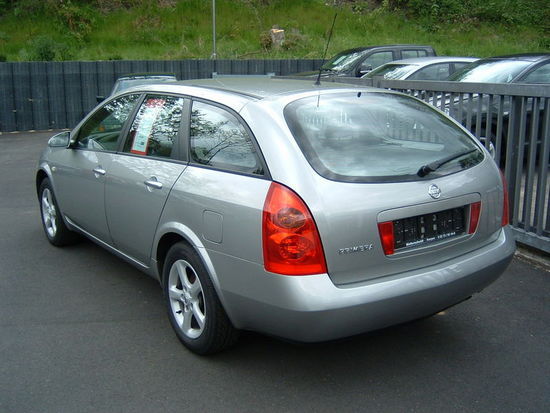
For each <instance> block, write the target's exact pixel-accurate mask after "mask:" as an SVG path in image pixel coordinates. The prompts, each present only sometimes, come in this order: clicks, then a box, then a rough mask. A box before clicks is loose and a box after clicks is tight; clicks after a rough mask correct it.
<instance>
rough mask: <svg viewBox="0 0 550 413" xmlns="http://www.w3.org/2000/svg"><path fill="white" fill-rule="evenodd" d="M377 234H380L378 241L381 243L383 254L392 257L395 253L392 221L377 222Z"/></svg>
mask: <svg viewBox="0 0 550 413" xmlns="http://www.w3.org/2000/svg"><path fill="white" fill-rule="evenodd" d="M378 232H379V233H380V240H381V241H382V248H383V249H384V254H386V255H392V254H393V253H394V252H395V243H394V236H393V221H387V222H379V223H378Z"/></svg>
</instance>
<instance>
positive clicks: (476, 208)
mask: <svg viewBox="0 0 550 413" xmlns="http://www.w3.org/2000/svg"><path fill="white" fill-rule="evenodd" d="M480 215H481V202H474V203H473V204H470V226H469V227H468V234H473V233H474V232H476V229H477V224H479V216H480Z"/></svg>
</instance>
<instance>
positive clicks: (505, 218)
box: [500, 171, 510, 227]
mask: <svg viewBox="0 0 550 413" xmlns="http://www.w3.org/2000/svg"><path fill="white" fill-rule="evenodd" d="M500 177H501V179H502V191H503V192H504V197H503V198H504V199H503V200H502V226H503V227H505V226H506V225H508V224H509V223H510V211H509V209H508V208H509V205H510V204H509V199H508V183H507V182H506V178H505V177H504V174H503V173H502V171H500Z"/></svg>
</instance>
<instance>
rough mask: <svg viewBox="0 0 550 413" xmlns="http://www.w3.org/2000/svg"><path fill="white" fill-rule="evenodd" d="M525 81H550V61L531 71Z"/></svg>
mask: <svg viewBox="0 0 550 413" xmlns="http://www.w3.org/2000/svg"><path fill="white" fill-rule="evenodd" d="M523 82H525V83H550V63H546V64H545V65H543V66H540V67H538V68H536V69H535V70H533V71H532V72H531V73H529V74H528V75H527V76H526V77H525V79H523Z"/></svg>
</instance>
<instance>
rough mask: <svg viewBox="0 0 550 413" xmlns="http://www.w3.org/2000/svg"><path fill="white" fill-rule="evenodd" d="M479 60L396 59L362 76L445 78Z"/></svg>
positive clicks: (439, 57)
mask: <svg viewBox="0 0 550 413" xmlns="http://www.w3.org/2000/svg"><path fill="white" fill-rule="evenodd" d="M476 60H479V59H478V58H477V57H452V56H431V57H417V58H413V59H403V60H395V61H393V62H389V63H386V64H383V65H382V66H378V67H377V68H376V69H374V70H373V71H371V72H369V73H367V74H366V75H364V76H362V77H363V79H372V78H374V77H377V76H381V77H383V78H384V79H399V80H445V79H447V78H448V77H449V76H450V75H452V74H453V73H454V72H456V71H457V70H460V69H462V68H464V67H466V66H468V65H469V64H470V63H473V62H475V61H476Z"/></svg>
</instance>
